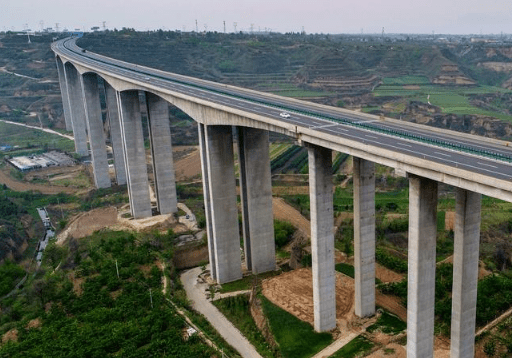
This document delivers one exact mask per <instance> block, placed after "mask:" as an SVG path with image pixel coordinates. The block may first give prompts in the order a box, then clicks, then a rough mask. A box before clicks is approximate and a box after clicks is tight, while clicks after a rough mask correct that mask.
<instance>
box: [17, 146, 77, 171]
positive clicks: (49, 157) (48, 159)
mask: <svg viewBox="0 0 512 358" xmlns="http://www.w3.org/2000/svg"><path fill="white" fill-rule="evenodd" d="M7 162H8V163H9V164H11V165H12V166H13V167H15V168H16V169H18V170H19V171H21V172H27V171H30V170H35V169H42V168H47V167H52V166H71V165H75V160H74V159H73V157H71V156H69V155H68V154H66V153H63V152H58V151H56V150H53V151H51V152H48V153H43V154H39V155H29V156H20V157H13V158H9V159H7Z"/></svg>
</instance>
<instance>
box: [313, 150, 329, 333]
mask: <svg viewBox="0 0 512 358" xmlns="http://www.w3.org/2000/svg"><path fill="white" fill-rule="evenodd" d="M308 152H309V153H308V155H309V198H310V213H311V214H310V216H311V253H312V259H313V305H314V323H315V330H316V331H317V332H322V331H329V330H331V329H334V328H335V327H336V276H335V271H334V234H333V227H334V219H333V203H332V152H331V150H330V149H326V148H322V147H317V146H313V145H311V146H310V147H309V148H308Z"/></svg>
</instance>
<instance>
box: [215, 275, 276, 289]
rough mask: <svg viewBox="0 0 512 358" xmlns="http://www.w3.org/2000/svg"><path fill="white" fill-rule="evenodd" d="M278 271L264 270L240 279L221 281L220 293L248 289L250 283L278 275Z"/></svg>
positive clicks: (250, 285) (250, 286)
mask: <svg viewBox="0 0 512 358" xmlns="http://www.w3.org/2000/svg"><path fill="white" fill-rule="evenodd" d="M280 273H281V272H280V271H270V272H265V273H262V274H259V275H249V276H245V277H243V278H241V279H240V280H237V281H233V282H228V283H223V284H222V286H221V289H220V291H219V292H220V293H226V292H235V291H243V290H250V289H251V288H252V285H253V284H254V285H255V284H256V283H257V281H258V280H263V279H265V278H269V277H273V276H277V275H279V274H280Z"/></svg>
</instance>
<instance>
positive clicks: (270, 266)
mask: <svg viewBox="0 0 512 358" xmlns="http://www.w3.org/2000/svg"><path fill="white" fill-rule="evenodd" d="M237 130H238V154H239V155H238V160H239V163H240V165H239V171H240V197H241V203H242V218H243V233H244V248H245V260H246V263H247V269H248V270H251V271H252V273H253V274H258V273H262V272H267V271H272V270H275V268H276V250H275V240H274V218H273V214H272V180H271V176H270V154H269V139H268V131H266V130H262V129H255V128H247V127H238V128H237Z"/></svg>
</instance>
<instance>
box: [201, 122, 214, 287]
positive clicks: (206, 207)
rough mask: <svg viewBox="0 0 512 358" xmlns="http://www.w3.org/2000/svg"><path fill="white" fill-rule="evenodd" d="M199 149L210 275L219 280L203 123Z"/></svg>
mask: <svg viewBox="0 0 512 358" xmlns="http://www.w3.org/2000/svg"><path fill="white" fill-rule="evenodd" d="M197 129H198V132H199V133H198V137H199V149H200V154H201V174H202V177H203V196H204V216H205V218H206V235H207V237H208V256H209V259H210V275H211V277H212V279H214V280H217V265H216V264H215V240H214V239H213V229H212V204H211V202H210V179H209V175H208V153H207V152H206V129H205V125H204V124H202V123H198V124H197Z"/></svg>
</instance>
